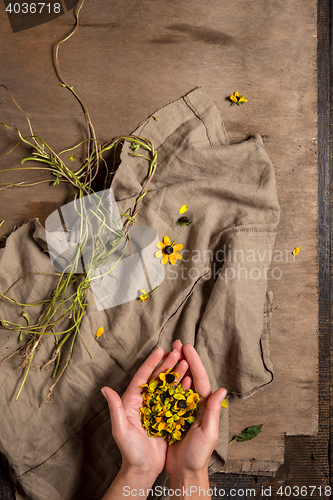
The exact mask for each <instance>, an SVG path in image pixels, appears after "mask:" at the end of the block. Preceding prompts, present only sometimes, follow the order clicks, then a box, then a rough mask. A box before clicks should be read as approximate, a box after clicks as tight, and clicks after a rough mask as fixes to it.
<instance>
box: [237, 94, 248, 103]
mask: <svg viewBox="0 0 333 500" xmlns="http://www.w3.org/2000/svg"><path fill="white" fill-rule="evenodd" d="M239 102H248V100H247V99H245V95H242V96H241V97H240V98H239Z"/></svg>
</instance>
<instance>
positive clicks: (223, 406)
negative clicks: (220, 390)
mask: <svg viewBox="0 0 333 500" xmlns="http://www.w3.org/2000/svg"><path fill="white" fill-rule="evenodd" d="M221 406H222V408H228V403H227V402H226V400H225V399H224V400H223V401H222V403H221Z"/></svg>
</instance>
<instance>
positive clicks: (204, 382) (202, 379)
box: [183, 344, 212, 399]
mask: <svg viewBox="0 0 333 500" xmlns="http://www.w3.org/2000/svg"><path fill="white" fill-rule="evenodd" d="M183 351H184V356H185V359H186V360H187V362H188V364H189V365H190V370H191V374H192V378H193V384H194V388H195V390H196V391H197V392H198V393H199V395H200V396H201V397H202V398H204V399H207V398H209V396H210V395H211V393H212V391H211V388H210V383H209V378H208V375H207V372H206V370H205V368H204V366H203V364H202V362H201V359H200V357H199V354H198V353H197V351H196V350H195V349H194V347H193V346H192V345H191V344H186V345H184V347H183Z"/></svg>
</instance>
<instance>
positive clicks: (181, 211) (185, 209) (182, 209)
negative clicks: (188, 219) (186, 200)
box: [178, 205, 188, 214]
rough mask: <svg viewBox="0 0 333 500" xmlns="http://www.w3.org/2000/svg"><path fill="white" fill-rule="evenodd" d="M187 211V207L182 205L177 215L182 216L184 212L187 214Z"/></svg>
mask: <svg viewBox="0 0 333 500" xmlns="http://www.w3.org/2000/svg"><path fill="white" fill-rule="evenodd" d="M187 210H188V206H187V205H183V206H182V207H180V209H179V212H178V213H179V214H184V213H185V212H187Z"/></svg>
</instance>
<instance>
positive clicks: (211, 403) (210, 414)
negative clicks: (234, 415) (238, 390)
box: [201, 389, 227, 439]
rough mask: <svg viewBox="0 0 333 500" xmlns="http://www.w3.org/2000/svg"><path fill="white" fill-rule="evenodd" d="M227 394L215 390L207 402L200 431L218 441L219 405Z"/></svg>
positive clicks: (221, 390) (223, 390) (220, 390)
mask: <svg viewBox="0 0 333 500" xmlns="http://www.w3.org/2000/svg"><path fill="white" fill-rule="evenodd" d="M226 394H227V391H226V389H217V391H215V392H214V393H213V394H211V395H210V396H209V398H208V400H207V403H206V408H205V413H204V416H203V419H202V423H201V429H202V430H203V431H204V432H205V434H207V435H208V436H210V437H212V438H213V437H214V438H216V439H218V435H219V426H220V413H221V403H222V400H223V399H224V398H225V396H226Z"/></svg>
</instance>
